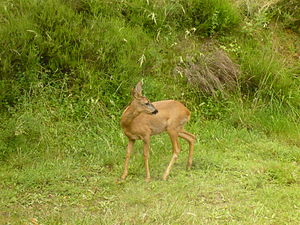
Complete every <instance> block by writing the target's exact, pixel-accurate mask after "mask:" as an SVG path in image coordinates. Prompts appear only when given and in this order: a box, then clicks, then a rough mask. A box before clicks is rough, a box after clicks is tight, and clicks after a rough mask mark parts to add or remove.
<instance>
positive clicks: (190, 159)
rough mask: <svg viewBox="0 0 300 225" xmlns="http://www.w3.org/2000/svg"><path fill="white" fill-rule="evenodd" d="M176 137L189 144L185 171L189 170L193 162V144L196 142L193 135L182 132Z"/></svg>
mask: <svg viewBox="0 0 300 225" xmlns="http://www.w3.org/2000/svg"><path fill="white" fill-rule="evenodd" d="M178 136H179V137H181V138H183V139H185V140H186V141H187V142H188V143H189V157H188V162H187V169H191V167H192V162H193V153H194V143H195V140H196V137H195V135H193V134H191V133H189V132H187V131H185V130H182V131H180V132H179V133H178Z"/></svg>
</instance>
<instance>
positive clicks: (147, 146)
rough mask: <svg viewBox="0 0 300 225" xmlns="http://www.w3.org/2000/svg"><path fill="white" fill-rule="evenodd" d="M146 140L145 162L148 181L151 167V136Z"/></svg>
mask: <svg viewBox="0 0 300 225" xmlns="http://www.w3.org/2000/svg"><path fill="white" fill-rule="evenodd" d="M143 141H144V162H145V169H146V181H147V182H148V181H150V169H149V150H150V137H146V138H144V139H143Z"/></svg>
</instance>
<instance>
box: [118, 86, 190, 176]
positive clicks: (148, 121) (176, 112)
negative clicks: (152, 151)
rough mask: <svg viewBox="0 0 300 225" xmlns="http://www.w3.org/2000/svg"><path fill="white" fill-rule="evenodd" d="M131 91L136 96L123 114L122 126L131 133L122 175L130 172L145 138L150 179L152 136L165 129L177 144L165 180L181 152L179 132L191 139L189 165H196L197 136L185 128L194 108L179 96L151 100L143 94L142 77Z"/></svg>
mask: <svg viewBox="0 0 300 225" xmlns="http://www.w3.org/2000/svg"><path fill="white" fill-rule="evenodd" d="M131 94H132V98H133V100H132V102H131V103H130V105H129V106H128V107H127V108H126V109H125V110H124V112H123V114H122V116H121V126H122V128H123V131H124V133H125V135H126V136H127V137H128V146H127V153H126V159H125V166H124V172H123V175H122V177H121V179H122V180H124V179H125V178H126V176H127V174H128V162H129V158H130V153H131V151H132V148H133V145H134V143H135V141H136V140H139V139H141V140H142V141H143V142H144V161H145V169H146V181H149V180H150V171H149V165H148V158H149V144H150V136H152V135H155V134H159V133H161V132H164V131H166V132H167V133H168V134H169V136H170V139H171V142H172V146H173V156H172V159H171V161H170V163H169V165H168V167H167V169H166V171H165V173H164V175H163V180H166V179H167V177H168V175H169V173H170V170H171V168H172V166H173V164H174V162H175V161H176V159H177V157H178V154H179V152H180V145H179V142H178V136H179V137H181V138H183V139H185V140H186V141H187V142H188V143H189V157H188V163H187V168H188V169H190V168H191V166H192V157H193V151H194V142H195V136H194V135H193V134H191V133H188V132H186V131H185V130H184V129H183V126H184V124H185V123H186V122H188V121H189V119H190V114H191V113H190V111H189V110H188V109H187V108H186V107H185V106H184V105H183V104H182V103H180V102H178V101H175V100H164V101H158V102H153V103H151V102H150V101H149V100H148V99H147V98H146V97H145V96H143V95H142V82H141V81H140V82H139V83H138V84H137V85H136V87H135V88H134V89H133V90H132V92H131Z"/></svg>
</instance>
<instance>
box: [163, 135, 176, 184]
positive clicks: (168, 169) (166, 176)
mask: <svg viewBox="0 0 300 225" xmlns="http://www.w3.org/2000/svg"><path fill="white" fill-rule="evenodd" d="M167 132H168V134H169V136H170V139H171V142H172V147H173V155H172V158H171V161H170V163H169V165H168V167H167V169H166V171H165V173H164V175H163V180H166V179H167V178H168V176H169V173H170V171H171V169H172V166H173V165H174V163H175V161H176V160H177V158H178V154H179V152H180V147H179V143H178V132H177V131H176V130H168V131H167Z"/></svg>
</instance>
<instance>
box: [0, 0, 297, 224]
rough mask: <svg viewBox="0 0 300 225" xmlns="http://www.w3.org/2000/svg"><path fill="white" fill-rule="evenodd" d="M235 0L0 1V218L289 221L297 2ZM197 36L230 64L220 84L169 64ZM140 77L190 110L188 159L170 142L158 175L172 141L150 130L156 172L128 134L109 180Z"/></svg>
mask: <svg viewBox="0 0 300 225" xmlns="http://www.w3.org/2000/svg"><path fill="white" fill-rule="evenodd" d="M232 2H233V1H227V0H226V1H221V0H210V1H209V0H187V1H183V0H174V1H161V0H149V1H147V0H145V1H138V0H122V1H115V0H65V1H62V0H45V1H38V0H33V1H30V0H0V104H1V105H0V164H1V167H0V189H1V192H0V212H1V214H0V215H1V216H0V223H1V224H28V223H32V224H99V223H100V224H120V223H121V224H174V223H175V224H184V223H188V224H231V223H233V224H235V223H236V224H268V223H272V224H284V223H290V224H298V223H299V219H298V218H300V215H299V210H298V209H299V207H300V206H299V200H298V199H299V198H300V196H299V193H300V191H299V179H300V177H299V174H300V173H299V159H300V155H299V153H300V151H299V146H300V142H299V133H300V127H299V102H300V92H299V75H300V74H299V68H300V67H299V61H298V59H299V58H297V57H298V56H299V46H298V45H297V40H299V37H298V36H297V35H294V33H289V35H292V36H293V39H292V40H293V41H289V42H285V41H284V42H283V41H282V40H284V37H286V36H287V35H288V34H287V33H286V30H285V28H288V29H292V30H293V31H296V32H297V29H298V28H297V25H298V15H299V13H297V12H298V11H297V10H298V8H297V1H296V0H294V1H285V0H280V1H277V0H276V1H275V0H274V1H272V2H270V1H269V2H265V1H263V0H256V1H244V0H236V1H234V2H235V3H237V4H235V3H232ZM262 2H265V4H261V3H262ZM289 2H290V3H291V4H289ZM238 3H239V4H238ZM273 25H276V26H273ZM277 25H278V26H277ZM281 25H282V26H281ZM275 28H276V29H275ZM283 28H284V29H283ZM276 32H281V33H280V35H282V37H283V38H282V39H281V40H280V38H278V36H276V35H275V34H274V33H276ZM274 37H275V39H274V40H273V38H274ZM276 37H277V39H276ZM207 39H209V41H207ZM290 42H293V45H289V43H290ZM207 43H213V47H215V48H216V49H219V48H221V49H222V50H223V51H224V52H226V53H227V54H228V57H230V58H232V59H233V61H234V62H235V63H237V64H238V65H239V66H240V68H239V69H240V74H241V76H240V77H238V79H237V86H236V89H234V90H232V91H231V92H230V94H224V93H222V92H221V91H219V92H218V91H216V93H215V95H214V96H210V95H208V94H204V93H203V92H201V91H199V90H197V89H195V88H194V85H193V84H190V83H189V80H188V78H187V76H186V75H185V74H183V73H182V74H180V75H177V74H176V73H175V72H174V70H176V66H177V65H178V64H187V63H189V62H192V63H194V64H192V63H191V64H190V65H191V70H190V71H191V74H192V72H193V65H197V61H195V58H193V56H195V55H200V54H204V53H205V51H202V49H203V48H200V47H199V46H201V47H202V46H203V47H205V46H206V45H207ZM207 51H208V50H207ZM226 56H227V55H226ZM187 59H190V61H188V60H187ZM225 67H226V66H225ZM221 78H222V76H220V79H221ZM141 79H143V81H144V84H145V85H144V89H143V91H144V93H145V95H146V96H147V97H149V99H150V100H152V101H156V100H162V99H178V100H180V101H182V102H183V103H184V104H185V105H187V107H188V108H189V109H190V111H191V113H192V114H191V115H192V116H191V121H190V123H189V124H188V127H187V130H189V131H191V132H192V133H195V134H196V136H197V141H196V143H195V155H194V164H193V168H192V171H190V172H186V171H184V169H183V168H184V164H185V163H186V154H187V148H188V146H187V144H186V143H185V142H180V143H181V145H182V151H181V153H180V155H179V158H178V163H177V164H176V165H175V166H174V170H172V173H171V176H170V180H169V182H161V180H160V177H161V175H162V172H163V170H164V169H165V168H166V166H167V163H168V161H169V160H170V157H171V155H170V154H171V152H170V151H169V150H168V149H170V143H169V138H168V136H167V135H160V136H156V137H153V138H152V145H151V146H152V149H151V158H150V168H151V173H152V175H153V181H152V182H151V183H147V184H146V183H144V181H143V177H144V165H143V161H142V159H143V154H142V144H139V143H137V145H136V148H135V151H134V152H133V154H132V159H131V161H130V173H129V177H128V180H127V182H125V183H116V182H115V181H116V180H117V178H118V177H119V175H120V174H121V171H122V168H123V160H124V155H125V152H124V149H125V146H126V143H127V140H126V137H125V136H124V135H123V134H122V131H121V129H120V127H119V118H120V115H121V113H122V111H123V110H124V108H125V106H126V104H128V102H129V101H130V90H131V88H132V87H133V86H134V85H135V84H136V82H137V81H138V80H141ZM212 81H213V79H212ZM220 90H222V89H220ZM225 91H226V90H225ZM228 93H229V92H228ZM187 190H188V191H187ZM244 202H247V204H244ZM274 202H277V203H278V204H274Z"/></svg>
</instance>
